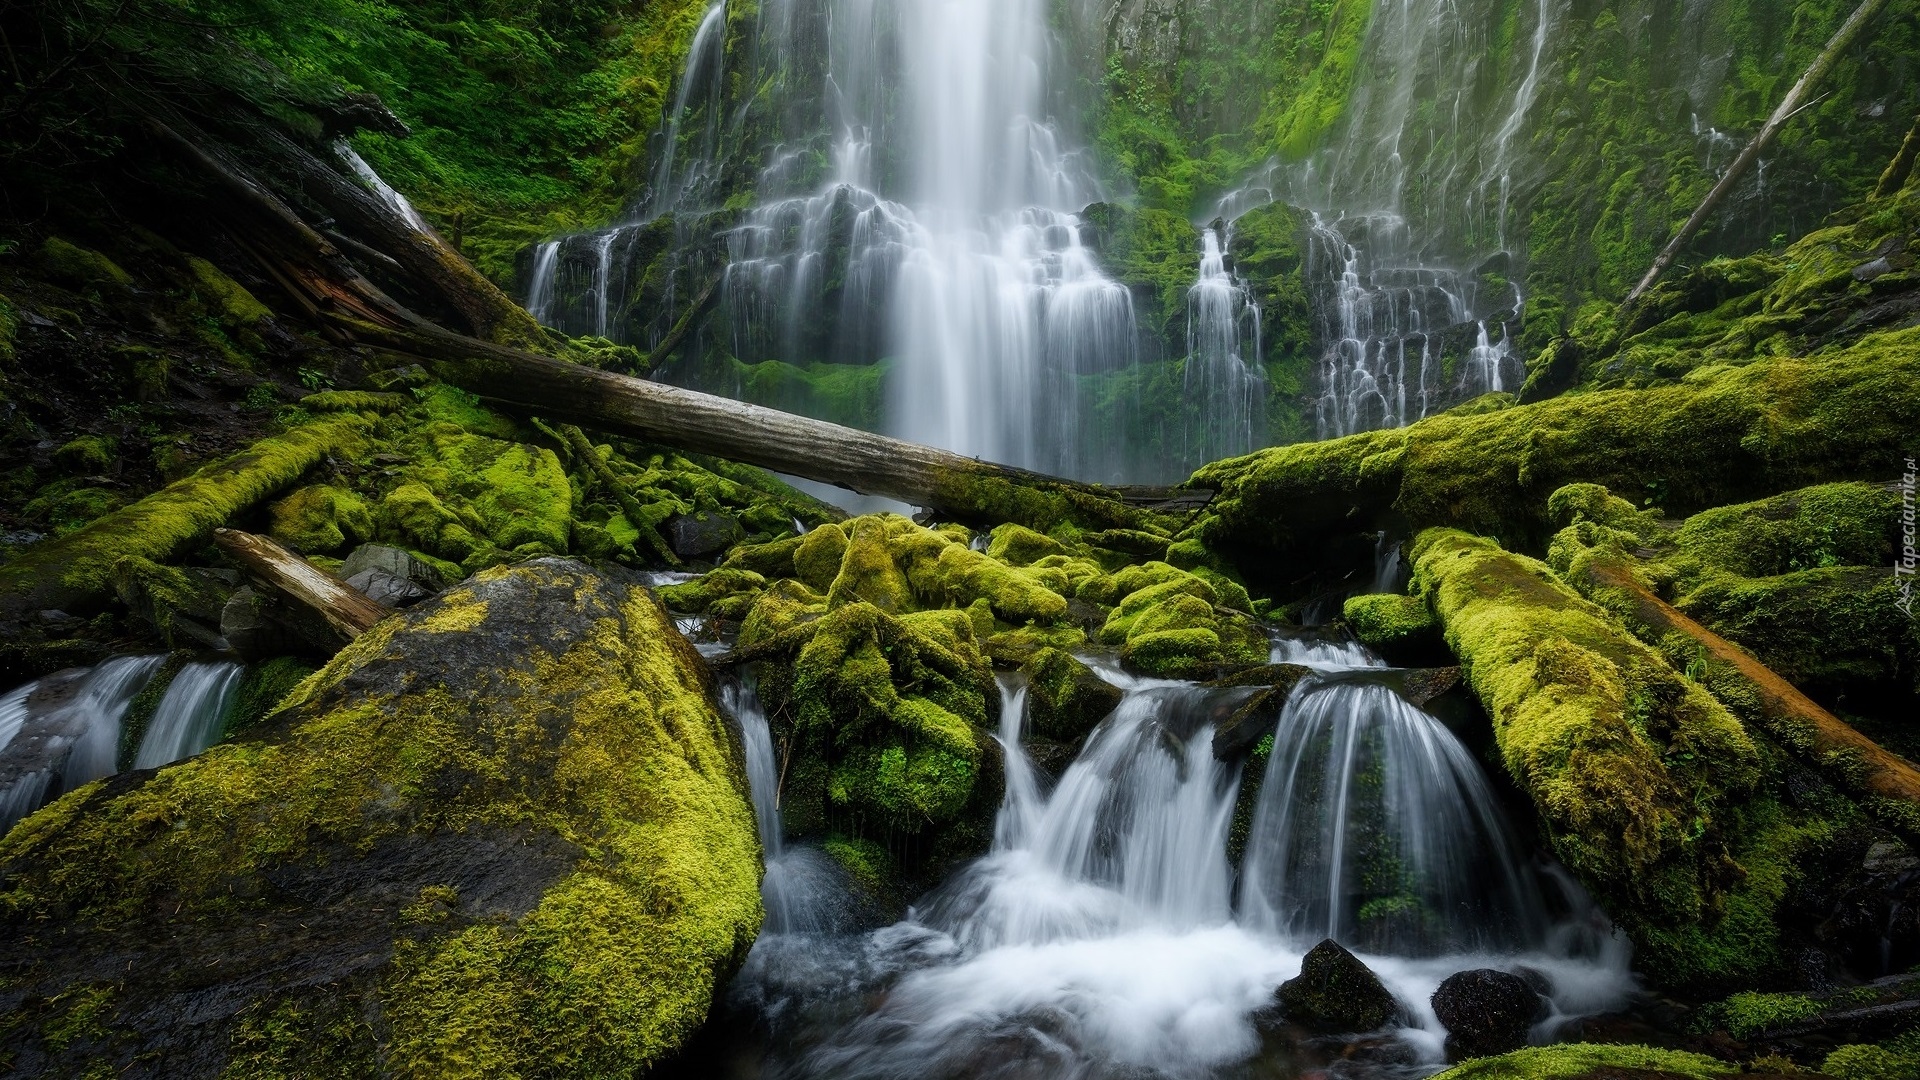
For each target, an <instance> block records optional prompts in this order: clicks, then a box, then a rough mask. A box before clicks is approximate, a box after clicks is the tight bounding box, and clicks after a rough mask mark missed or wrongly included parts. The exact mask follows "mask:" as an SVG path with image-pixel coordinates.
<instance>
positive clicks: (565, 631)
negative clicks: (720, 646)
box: [0, 561, 761, 1076]
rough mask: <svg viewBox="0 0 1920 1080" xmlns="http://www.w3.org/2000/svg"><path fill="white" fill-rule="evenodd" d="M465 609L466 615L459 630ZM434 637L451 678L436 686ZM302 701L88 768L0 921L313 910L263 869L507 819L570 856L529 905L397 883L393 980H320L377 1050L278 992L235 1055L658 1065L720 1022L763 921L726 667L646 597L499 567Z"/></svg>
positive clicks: (24, 840) (103, 925) (30, 833)
mask: <svg viewBox="0 0 1920 1080" xmlns="http://www.w3.org/2000/svg"><path fill="white" fill-rule="evenodd" d="M443 625H460V626H463V627H465V628H466V632H465V634H464V635H463V636H462V637H461V638H460V640H459V642H458V643H457V646H453V647H451V648H450V646H449V644H448V642H447V641H446V640H444V638H443V636H442V633H441V631H440V630H439V629H437V628H438V627H440V626H443ZM427 656H432V657H435V662H436V663H439V664H442V665H443V668H442V670H444V671H446V672H448V676H447V677H446V678H445V679H444V680H434V681H431V682H424V683H419V684H415V683H414V682H413V680H412V677H411V676H410V675H409V674H407V673H408V672H412V671H415V670H417V664H418V662H419V661H420V660H422V659H424V658H425V657H427ZM282 717H283V721H282V723H283V725H284V727H283V728H282V732H283V737H282V738H279V739H277V740H275V741H270V742H238V743H228V744H224V745H221V746H217V747H215V748H213V749H212V750H210V751H208V752H207V753H205V754H203V755H200V756H198V757H196V758H194V759H192V760H190V761H188V762H184V763H181V764H178V765H175V766H172V767H169V768H167V769H163V770H160V771H158V772H157V773H155V774H153V775H152V776H151V777H149V778H145V779H144V780H143V781H142V782H140V783H138V784H135V785H132V786H130V787H129V786H126V785H122V786H121V787H120V788H118V789H117V790H116V791H115V793H113V794H111V795H109V794H107V793H106V792H105V791H103V789H102V787H101V786H100V785H98V784H95V785H90V786H88V787H86V788H83V789H81V790H80V791H77V792H73V793H70V794H69V795H67V796H66V797H65V798H63V799H62V800H61V801H59V802H57V803H55V804H54V805H53V806H50V807H48V808H46V809H45V810H43V811H42V812H40V813H38V814H36V815H34V816H32V817H30V818H29V819H27V820H26V821H25V822H22V823H21V825H20V826H19V827H17V828H15V829H14V830H13V831H12V832H10V833H9V834H8V835H7V836H6V837H5V838H4V839H3V840H0V866H4V868H5V871H6V872H5V874H4V875H3V876H4V880H5V883H6V884H5V889H4V892H0V915H4V917H5V918H6V919H8V920H9V921H21V920H36V919H48V918H51V917H52V916H53V915H54V913H56V912H57V913H59V918H60V920H61V921H62V923H65V924H71V925H76V926H81V925H83V926H84V927H85V929H84V930H82V931H77V932H81V933H86V934H98V933H100V932H101V931H103V930H106V929H110V928H113V927H116V926H120V925H122V924H124V923H125V922H126V921H128V920H141V919H147V918H150V917H153V916H152V913H153V912H156V911H161V910H165V911H169V912H173V913H174V914H173V915H171V916H164V918H169V919H171V920H172V921H171V922H169V923H168V924H167V925H168V927H169V930H168V932H169V933H171V934H173V935H175V936H178V937H180V938H182V940H184V939H186V938H190V937H192V936H193V935H196V934H202V933H206V932H208V931H209V930H210V929H211V928H215V927H220V926H224V925H227V924H228V923H229V922H230V921H231V920H232V919H233V918H234V917H236V916H239V917H241V918H245V917H246V916H247V915H248V914H250V913H251V912H252V911H254V910H257V909H262V908H265V909H266V910H267V911H268V912H273V911H275V910H277V908H276V905H281V904H285V903H288V902H289V900H288V899H287V898H286V897H284V896H282V895H280V894H278V893H276V892H274V891H273V890H265V891H263V890H260V889H258V888H256V887H253V884H252V883H257V882H259V881H261V880H263V879H265V878H266V877H267V876H268V875H270V874H271V873H273V872H274V871H275V869H276V868H279V867H287V866H295V865H297V866H299V867H300V872H301V873H303V874H311V873H317V872H323V871H328V868H331V871H330V872H334V873H339V874H353V873H355V872H356V867H355V862H354V860H356V859H360V858H365V857H367V856H368V854H369V853H370V852H372V851H373V850H374V849H375V848H376V847H377V846H378V845H379V844H381V843H383V842H387V841H398V840H404V841H406V842H408V843H412V844H422V845H432V844H434V843H437V842H441V838H449V837H459V836H460V835H461V834H468V833H470V834H474V835H476V836H479V837H482V838H484V836H485V835H487V834H486V832H485V830H489V829H493V830H502V829H504V830H508V831H509V833H510V834H511V835H514V836H516V837H519V836H526V837H530V838H533V839H535V840H538V841H540V842H541V843H544V844H547V845H549V846H548V848H547V850H560V851H566V852H569V853H571V854H569V855H568V856H567V865H566V866H565V867H563V868H561V869H559V870H558V871H556V872H555V877H554V879H553V880H552V882H551V884H548V885H546V886H544V887H543V891H542V892H541V893H540V895H539V898H538V901H537V903H535V904H533V905H532V907H531V910H528V911H526V912H525V913H524V914H521V915H505V914H503V915H499V916H497V917H488V918H485V919H482V920H480V921H477V922H476V921H471V920H470V919H469V918H466V917H461V918H449V919H446V920H444V921H439V922H429V923H426V924H421V923H420V922H418V921H417V920H416V921H408V920H406V919H405V917H404V916H403V915H402V913H401V912H400V911H398V910H394V909H393V908H392V907H391V906H387V905H384V903H383V902H382V901H381V900H378V899H376V900H374V901H373V903H375V904H381V905H382V906H381V907H377V908H374V909H372V910H369V911H367V912H365V913H364V918H363V920H362V921H360V922H357V923H356V924H355V926H354V930H353V933H354V934H355V935H360V936H356V938H355V940H356V941H365V940H366V938H365V936H364V935H367V934H368V933H369V932H373V933H376V934H377V933H378V932H380V931H382V930H386V931H390V932H391V935H392V938H391V940H392V941H393V948H392V958H391V960H390V962H388V963H387V964H386V965H385V967H384V969H382V970H381V971H380V972H379V974H378V979H377V985H375V986H368V985H365V984H364V983H361V984H355V983H351V982H342V983H336V984H333V985H330V986H328V987H327V988H326V989H325V990H323V991H319V993H321V994H322V995H323V997H325V998H326V999H327V1000H328V1001H332V1002H353V1007H352V1008H351V1009H347V1010H342V1011H341V1012H340V1013H338V1014H332V1013H327V1012H325V1010H322V1016H321V1020H320V1022H321V1023H322V1024H323V1026H325V1027H326V1028H327V1029H328V1030H336V1029H335V1028H334V1027H333V1021H332V1020H329V1019H326V1017H327V1016H333V1015H338V1016H345V1015H349V1014H358V1015H360V1016H379V1017H381V1018H382V1024H381V1025H380V1027H379V1029H378V1030H377V1031H376V1030H373V1029H372V1028H371V1027H370V1026H356V1025H352V1024H348V1025H346V1027H345V1028H343V1029H337V1030H341V1031H344V1032H345V1034H344V1035H342V1036H341V1038H342V1039H344V1040H345V1042H346V1043H348V1044H351V1046H352V1047H355V1048H357V1049H356V1050H355V1052H354V1054H346V1053H345V1050H343V1047H342V1043H341V1041H340V1040H339V1039H332V1038H328V1039H319V1040H316V1045H314V1046H312V1047H307V1046H303V1045H300V1044H299V1042H298V1040H299V1039H301V1038H303V1037H304V1033H307V1032H310V1031H312V1030H313V1027H312V1025H311V1024H309V1023H307V1022H304V1021H302V1022H287V1023H274V1022H272V1021H271V1017H272V1016H273V1015H274V1013H275V1010H274V1007H273V1006H272V1005H270V1004H265V1005H262V1006H261V1009H262V1012H259V1013H254V1014H251V1015H252V1019H251V1020H250V1021H249V1022H245V1023H242V1024H241V1025H239V1027H238V1028H237V1029H236V1032H235V1035H234V1043H233V1046H232V1051H233V1053H234V1055H235V1057H236V1060H239V1059H240V1058H241V1057H242V1056H243V1055H244V1056H245V1057H247V1058H249V1059H252V1060H259V1061H262V1062H268V1063H271V1062H273V1061H276V1060H279V1061H292V1062H295V1063H297V1064H298V1065H299V1066H300V1067H302V1068H305V1069H311V1068H313V1067H314V1062H315V1061H316V1060H323V1059H324V1060H338V1059H340V1058H341V1057H342V1056H347V1057H356V1055H357V1058H356V1059H359V1060H364V1056H365V1055H366V1053H367V1052H372V1051H377V1054H378V1057H379V1059H380V1061H381V1062H382V1068H383V1069H386V1070H389V1071H392V1072H395V1073H396V1074H397V1075H408V1076H511V1075H544V1076H563V1075H564V1076H605V1075H632V1074H636V1073H639V1072H643V1071H644V1070H646V1069H647V1068H648V1067H650V1066H651V1065H653V1064H654V1063H655V1062H657V1061H659V1060H660V1059H662V1058H663V1057H665V1056H666V1055H667V1054H668V1053H670V1052H671V1051H672V1050H673V1049H674V1048H675V1047H676V1046H678V1045H679V1043H680V1042H681V1041H682V1040H684V1039H685V1038H686V1036H687V1035H688V1034H689V1033H691V1032H692V1031H693V1029H694V1028H695V1027H697V1026H698V1025H699V1024H700V1023H701V1022H702V1021H703V1020H704V1018H705V1017H706V1015H707V1012H708V1009H709V1007H710V1005H711V1003H712V997H713V993H714V991H715V988H716V987H717V986H719V985H721V984H722V982H723V981H724V979H725V978H726V977H727V976H728V975H729V974H730V972H731V971H732V969H733V968H734V967H735V966H736V965H737V964H738V963H739V961H740V960H741V958H743V957H744V955H745V952H746V949H747V946H748V945H749V944H750V943H751V941H752V938H753V935H754V933H755V928H756V927H757V926H758V925H759V922H760V917H761V910H760V903H759V893H758V879H759V852H758V845H757V843H756V840H755V837H754V831H753V821H752V816H751V811H750V809H749V807H748V804H747V796H746V789H745V783H744V779H743V776H742V773H741V765H740V762H739V760H738V758H737V756H736V753H735V750H734V748H733V745H732V741H731V739H730V737H729V735H728V733H727V728H726V725H725V723H724V721H723V720H722V719H721V718H720V717H719V716H718V714H717V713H716V712H715V711H714V709H713V706H712V705H711V703H710V699H709V687H708V686H707V685H706V684H705V681H704V675H703V668H702V665H701V664H700V662H699V660H698V658H697V657H696V656H695V654H694V653H693V652H692V651H691V649H690V647H689V646H687V645H686V644H685V642H684V641H683V640H682V639H681V638H680V637H679V635H678V634H676V633H675V632H674V629H673V624H672V620H671V618H670V617H669V616H668V615H667V614H666V612H665V611H664V610H662V609H661V608H660V607H659V606H658V604H657V603H655V602H654V601H653V600H652V599H651V598H650V597H649V596H647V595H646V593H645V592H644V590H638V589H634V590H625V589H621V588H618V587H616V586H612V585H610V584H609V583H607V582H606V581H604V579H597V578H594V577H593V576H591V575H590V574H588V573H587V572H586V571H585V569H584V567H581V566H580V565H579V564H575V563H567V562H561V561H540V562H534V563H530V564H526V565H525V566H523V567H520V568H517V569H514V570H506V569H504V568H502V569H496V570H492V571H489V572H487V573H486V574H483V575H481V576H480V577H478V578H476V579H475V580H474V581H473V582H470V583H469V584H468V585H466V586H464V587H462V588H460V589H457V590H454V591H453V592H451V593H448V594H445V595H444V596H442V597H441V598H439V599H438V600H436V601H432V602H429V603H428V604H425V605H422V607H421V608H418V609H415V610H413V611H410V612H408V613H405V614H403V615H401V616H399V617H397V618H394V619H390V620H387V621H386V622H384V623H382V624H381V625H380V626H378V627H376V628H375V629H374V630H372V631H370V632H369V633H367V634H365V635H363V636H361V637H360V638H359V639H358V640H357V641H355V642H354V643H353V644H352V645H349V646H348V647H347V648H346V649H345V650H343V651H342V652H341V653H340V654H339V655H338V656H336V657H335V658H334V660H333V661H332V662H330V663H329V664H328V665H327V667H326V668H324V669H323V670H322V671H321V672H320V673H318V674H317V675H315V676H314V677H312V678H310V679H308V680H307V681H306V682H304V683H303V684H301V686H300V687H299V688H298V689H297V690H296V691H295V692H294V693H293V694H292V695H291V696H290V697H289V698H288V699H287V701H286V703H285V704H284V706H283V708H282ZM517 842H518V841H517ZM343 863H344V865H342V864H343ZM162 895H164V896H165V897H166V900H167V903H166V904H165V905H164V908H163V907H162V906H160V905H158V904H157V898H158V897H159V896H162ZM361 902H365V901H364V900H363V901H361ZM182 947H187V946H184V945H183V946H182ZM203 947H211V946H203ZM270 983H271V980H270V979H263V980H261V984H270ZM236 986H240V987H244V988H245V989H242V990H240V991H239V992H241V993H252V994H264V993H266V992H267V991H266V989H265V988H264V986H259V985H258V984H253V983H245V982H241V983H236ZM128 1022H132V1023H138V1022H139V1018H133V1019H132V1020H130V1021H128ZM373 1040H377V1042H373ZM236 1067H238V1066H236ZM238 1075H249V1074H248V1073H246V1072H244V1071H243V1072H241V1073H239V1074H238ZM252 1075H260V1074H258V1073H256V1074H252ZM269 1075H270V1074H269Z"/></svg>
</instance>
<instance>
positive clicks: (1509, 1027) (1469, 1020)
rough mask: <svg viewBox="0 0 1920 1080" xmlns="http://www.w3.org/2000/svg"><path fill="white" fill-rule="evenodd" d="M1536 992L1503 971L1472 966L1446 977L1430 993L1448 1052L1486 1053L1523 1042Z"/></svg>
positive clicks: (1464, 1054) (1459, 1055)
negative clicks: (1469, 969) (1470, 968)
mask: <svg viewBox="0 0 1920 1080" xmlns="http://www.w3.org/2000/svg"><path fill="white" fill-rule="evenodd" d="M1540 1004H1541V1003H1540V995H1539V994H1538V993H1535V992H1534V989H1533V987H1531V986H1528V985H1527V980H1525V979H1523V978H1521V977H1520V976H1518V975H1515V974H1512V973H1511V972H1506V971H1497V970H1495V969H1493V968H1476V969H1475V970H1472V971H1457V972H1455V973H1453V974H1452V975H1449V976H1447V979H1446V981H1445V982H1443V983H1441V984H1440V989H1438V990H1436V991H1434V992H1433V1011H1434V1014H1435V1015H1436V1016H1438V1017H1439V1018H1440V1022H1441V1023H1442V1024H1444V1025H1446V1028H1447V1056H1448V1057H1451V1058H1455V1059H1459V1058H1470V1057H1490V1056H1492V1055H1494V1054H1504V1053H1506V1052H1508V1051H1509V1050H1518V1049H1519V1048H1520V1047H1522V1046H1525V1045H1526V1044H1527V1029H1528V1028H1529V1027H1532V1026H1533V1020H1534V1017H1535V1016H1537V1015H1539V1012H1540Z"/></svg>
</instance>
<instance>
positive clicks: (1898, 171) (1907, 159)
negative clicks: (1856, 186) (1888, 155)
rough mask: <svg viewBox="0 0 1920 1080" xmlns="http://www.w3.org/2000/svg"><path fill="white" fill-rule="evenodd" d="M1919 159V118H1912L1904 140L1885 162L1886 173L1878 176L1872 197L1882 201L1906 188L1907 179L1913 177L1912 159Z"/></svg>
mask: <svg viewBox="0 0 1920 1080" xmlns="http://www.w3.org/2000/svg"><path fill="white" fill-rule="evenodd" d="M1917 157H1920V116H1916V117H1914V118H1913V128H1912V129H1911V130H1909V131H1908V132H1907V137H1906V140H1905V141H1903V142H1902V143H1901V144H1900V149H1899V151H1897V152H1896V153H1895V154H1894V155H1893V160H1892V161H1889V162H1887V168H1886V171H1884V172H1882V173H1881V174H1880V180H1879V182H1878V183H1876V184H1874V186H1873V197H1874V198H1876V199H1884V198H1886V197H1887V196H1889V195H1892V194H1893V193H1894V192H1897V191H1899V190H1900V189H1901V188H1903V187H1906V186H1907V178H1908V177H1910V176H1912V175H1913V162H1914V159H1915V158H1917Z"/></svg>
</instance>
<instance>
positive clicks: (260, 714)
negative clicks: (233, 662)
mask: <svg viewBox="0 0 1920 1080" xmlns="http://www.w3.org/2000/svg"><path fill="white" fill-rule="evenodd" d="M318 670H319V669H318V668H316V667H314V666H313V665H312V664H311V663H308V662H307V661H305V660H302V659H300V658H299V657H294V656H276V657H274V658H273V659H271V660H267V661H265V662H263V663H259V664H254V665H251V666H249V667H248V668H247V670H246V671H245V672H243V673H242V674H241V676H240V685H239V686H237V687H235V688H234V693H233V704H232V706H231V707H229V709H228V710H227V716H226V723H225V724H224V725H223V727H222V730H221V733H220V737H221V738H222V739H231V738H234V737H235V736H238V735H244V734H246V733H247V732H248V731H250V730H252V729H253V728H254V727H255V726H257V725H258V724H259V723H260V722H261V721H262V720H265V719H266V718H267V717H269V716H271V715H273V714H274V713H275V712H276V711H277V710H278V709H279V707H280V704H281V702H283V701H285V700H286V699H287V698H288V697H289V696H290V695H292V694H293V692H294V690H295V689H296V688H297V687H298V686H299V685H300V684H301V683H302V682H305V681H306V680H307V678H308V677H310V676H311V675H313V673H314V672H315V671H318Z"/></svg>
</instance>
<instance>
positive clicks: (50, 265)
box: [40, 236, 133, 294]
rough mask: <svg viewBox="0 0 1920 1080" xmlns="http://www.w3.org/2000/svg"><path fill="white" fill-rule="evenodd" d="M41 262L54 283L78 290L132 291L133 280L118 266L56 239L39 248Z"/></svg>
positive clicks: (52, 237) (96, 253) (107, 259)
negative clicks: (55, 281) (61, 283)
mask: <svg viewBox="0 0 1920 1080" xmlns="http://www.w3.org/2000/svg"><path fill="white" fill-rule="evenodd" d="M40 262H41V265H43V266H45V267H46V270H47V273H48V274H49V275H50V276H52V277H53V278H54V279H55V280H57V281H60V282H63V283H65V284H67V285H71V286H73V287H74V288H77V289H91V290H97V291H104V292H108V293H115V294H120V293H126V292H127V291H128V290H130V289H132V288H133V277H132V276H131V275H129V274H128V273H127V272H126V271H125V270H122V269H120V266H119V264H118V263H115V262H114V261H113V260H112V259H109V258H107V257H106V256H105V255H102V254H100V253H99V252H97V251H90V250H88V249H87V248H83V247H78V246H76V245H74V244H70V243H68V242H67V241H65V240H62V239H60V238H59V237H57V236H49V237H47V240H46V243H44V244H41V245H40Z"/></svg>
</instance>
